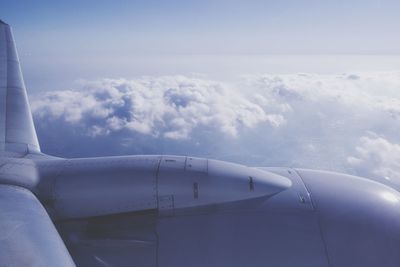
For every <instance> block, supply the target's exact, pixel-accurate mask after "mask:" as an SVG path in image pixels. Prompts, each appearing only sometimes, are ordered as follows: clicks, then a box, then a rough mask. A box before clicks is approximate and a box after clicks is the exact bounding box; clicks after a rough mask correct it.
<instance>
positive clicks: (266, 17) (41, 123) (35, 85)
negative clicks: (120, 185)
mask: <svg viewBox="0 0 400 267" xmlns="http://www.w3.org/2000/svg"><path fill="white" fill-rule="evenodd" d="M399 8H400V2H399V1H390V0H387V1H384V0H380V1H378V0H363V1H361V0H360V1H358V0H347V1H342V0H336V1H312V0H292V1H288V0H282V1H268V0H267V1H251V0H250V1H234V0H233V1H222V0H221V1H218V0H214V1H210V0H205V1H176V0H171V1H151V0H150V1H118V0H117V1H99V0H97V1H75V0H72V1H8V0H0V19H2V20H4V21H6V22H7V23H9V24H10V25H11V26H12V27H13V32H14V38H15V40H16V43H17V48H18V50H19V56H20V61H21V64H22V69H23V72H24V77H25V82H26V85H27V89H28V93H29V96H30V101H31V106H32V110H33V115H34V120H35V124H36V128H37V131H38V135H39V139H40V143H41V146H42V150H43V151H44V152H46V153H50V154H54V155H57V156H64V157H79V156H108V155H124V154H179V155H194V156H203V157H210V158H217V159H223V160H231V161H234V162H239V163H244V164H248V165H252V166H289V167H308V168H317V169H328V170H335V171H343V172H347V173H351V174H357V175H363V176H371V177H372V176H374V177H382V179H386V180H390V179H394V177H397V176H400V163H399V162H400V161H399V160H400V136H399V135H398V129H399V127H400V121H399V120H400V91H399V87H400V34H399V29H398V25H400V16H398V10H400V9H399Z"/></svg>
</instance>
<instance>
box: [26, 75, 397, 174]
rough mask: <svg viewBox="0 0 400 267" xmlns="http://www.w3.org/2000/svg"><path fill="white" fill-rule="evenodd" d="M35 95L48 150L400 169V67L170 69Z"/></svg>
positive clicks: (382, 171) (367, 170) (351, 168)
mask: <svg viewBox="0 0 400 267" xmlns="http://www.w3.org/2000/svg"><path fill="white" fill-rule="evenodd" d="M81 84H82V85H81V86H80V88H78V89H74V90H62V91H52V92H48V93H46V94H44V95H42V96H35V97H34V98H33V101H32V108H33V112H34V117H35V121H36V125H37V128H38V132H39V137H40V138H41V143H42V147H43V148H44V150H45V152H49V153H55V154H58V155H62V156H78V155H83V156H93V155H110V154H126V153H134V154H136V153H156V154H159V153H161V154H168V153H171V154H172V153H174V154H175V153H177V154H191V155H198V156H207V157H213V158H220V159H226V160H233V161H237V162H242V163H246V164H251V165H267V166H272V165H275V166H276V165H279V166H284V165H285V166H297V167H310V168H322V169H331V170H336V171H346V172H350V173H354V174H362V175H366V176H384V177H385V176H387V177H389V176H399V175H400V167H399V165H398V163H397V162H399V159H400V145H399V143H400V136H399V134H398V129H400V90H399V88H400V72H373V73H352V74H340V75H318V74H290V75H247V76H243V77H241V78H240V79H239V81H237V82H234V83H232V82H230V83H229V82H222V81H214V80H209V79H207V78H205V77H201V76H199V77H188V76H163V77H142V78H137V79H133V80H126V79H102V80H98V81H87V82H82V83H81Z"/></svg>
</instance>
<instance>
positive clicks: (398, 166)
mask: <svg viewBox="0 0 400 267" xmlns="http://www.w3.org/2000/svg"><path fill="white" fill-rule="evenodd" d="M347 161H348V163H349V164H350V165H351V166H353V167H354V168H355V169H356V170H357V171H358V172H359V173H361V174H366V175H374V176H375V177H377V178H384V179H387V180H392V181H400V144H397V143H392V142H390V141H388V140H387V139H385V138H384V137H382V136H378V135H376V134H373V133H370V134H369V135H367V136H363V137H361V138H360V141H359V144H358V145H357V147H356V149H355V154H354V155H353V156H350V157H348V158H347Z"/></svg>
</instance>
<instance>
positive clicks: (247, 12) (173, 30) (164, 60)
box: [0, 0, 400, 92]
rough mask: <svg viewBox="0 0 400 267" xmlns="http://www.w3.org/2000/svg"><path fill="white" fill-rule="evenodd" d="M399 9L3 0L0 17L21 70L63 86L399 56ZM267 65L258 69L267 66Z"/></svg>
mask: <svg viewBox="0 0 400 267" xmlns="http://www.w3.org/2000/svg"><path fill="white" fill-rule="evenodd" d="M399 8H400V2H399V1H394V0H393V1H391V0H386V1H384V0H353V1H344V0H337V1H315V0H291V1H288V0H283V1H255V0H250V1H223V0H214V1H210V0H205V1H176V0H172V1H154V0H150V1H120V0H117V1H102V0H100V1H74V0H73V1H9V0H1V9H0V18H2V19H3V20H5V21H6V22H8V23H9V24H11V25H12V26H13V29H14V35H15V38H16V40H17V45H18V48H19V54H20V58H21V61H22V63H23V68H24V72H25V78H26V81H27V84H28V85H29V87H30V88H31V90H32V91H34V92H35V91H40V90H52V89H54V87H57V88H65V87H68V86H69V87H70V86H73V82H74V81H76V80H78V79H94V78H99V77H105V76H107V77H135V76H138V75H165V74H182V73H183V72H185V73H193V72H195V73H198V72H200V73H207V72H209V73H211V74H214V73H217V76H218V75H223V74H224V72H227V71H231V72H235V71H236V72H252V71H253V69H252V68H254V67H253V66H254V65H257V64H261V63H260V62H261V61H260V60H257V59H256V60H249V59H248V58H247V59H243V58H241V59H232V56H238V55H252V56H253V57H254V56H257V57H261V56H260V55H265V54H267V55H271V54H272V55H286V54H358V55H360V54H362V55H364V54H367V55H370V54H374V55H388V54H389V55H392V54H399V52H400V35H399V34H398V25H400V18H399V16H398V10H399ZM193 55H197V56H199V55H200V56H201V58H199V57H197V58H195V57H193ZM204 55H208V58H207V60H204ZM210 55H211V56H214V57H210ZM190 56H192V58H190ZM222 56H225V57H226V58H228V59H221V57H222ZM229 57H231V58H229ZM388 60H389V61H390V59H388V58H385V59H376V58H375V59H370V61H367V62H365V60H363V59H361V61H363V62H362V64H360V67H363V68H365V66H368V65H374V64H381V65H382V64H386V63H388V64H391V62H387V61H388ZM264 61H265V60H264ZM267 61H268V60H267ZM319 61H321V62H320V63H319V64H314V65H315V69H316V70H319V71H320V72H324V71H325V69H324V67H325V66H326V64H325V62H324V60H321V59H320V60H319ZM392 61H393V60H392ZM232 62H233V64H232ZM353 62H354V60H353ZM382 62H383V63H382ZM273 64H275V62H269V61H268V62H266V63H265V62H264V63H263V64H261V65H260V66H259V68H261V69H262V70H263V72H265V71H270V70H273V69H274V67H275V66H274V65H273ZM308 64H309V60H296V61H294V62H291V63H289V64H286V65H285V66H284V67H282V64H278V65H281V66H277V67H275V68H276V69H277V71H280V72H287V71H293V70H295V71H303V68H304V69H305V70H307V69H309V67H308ZM336 64H341V65H342V66H346V64H347V62H342V63H341V62H336ZM349 64H350V66H352V65H351V64H352V62H350V63H349ZM275 65H276V64H275ZM210 66H211V67H212V66H214V68H211V69H210ZM293 66H295V68H294V67H293ZM342 66H339V68H337V69H336V71H340V70H341V68H342ZM390 66H391V65H390ZM246 67H249V68H250V69H249V70H247V69H246ZM357 67H358V66H355V67H354V68H357ZM370 68H372V67H370ZM331 69H333V68H332V67H330V68H328V70H331ZM235 74H236V73H235ZM43 75H46V77H47V78H46V79H42V76H43Z"/></svg>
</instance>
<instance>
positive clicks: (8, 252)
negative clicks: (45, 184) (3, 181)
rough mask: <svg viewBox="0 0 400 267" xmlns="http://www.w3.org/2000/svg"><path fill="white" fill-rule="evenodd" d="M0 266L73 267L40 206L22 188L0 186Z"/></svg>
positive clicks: (55, 231)
mask: <svg viewBox="0 0 400 267" xmlns="http://www.w3.org/2000/svg"><path fill="white" fill-rule="evenodd" d="M0 263H1V264H0V265H1V266H61V267H67V266H68V267H69V266H75V264H74V262H73V261H72V259H71V256H70V255H69V253H68V251H67V249H66V247H65V245H64V243H63V241H62V239H61V238H60V236H59V234H58V232H57V230H56V228H55V227H54V225H53V223H52V221H51V220H50V218H49V216H48V214H47V212H46V211H45V209H44V208H43V206H42V204H41V203H40V202H39V200H38V199H37V198H36V197H35V196H34V195H33V194H32V193H31V192H30V191H29V190H26V189H24V188H22V187H18V186H12V185H0Z"/></svg>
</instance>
